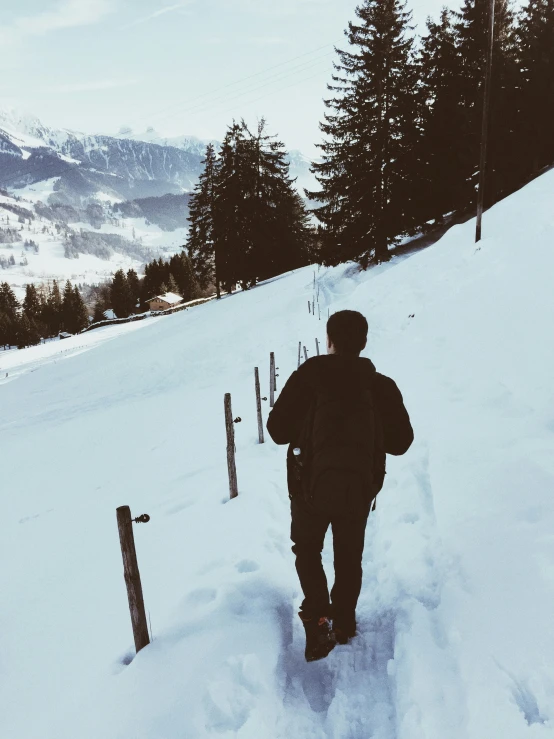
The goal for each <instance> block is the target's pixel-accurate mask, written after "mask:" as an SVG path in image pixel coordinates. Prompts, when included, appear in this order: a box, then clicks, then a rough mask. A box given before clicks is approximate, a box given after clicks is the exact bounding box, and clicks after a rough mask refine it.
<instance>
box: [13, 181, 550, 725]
mask: <svg viewBox="0 0 554 739" xmlns="http://www.w3.org/2000/svg"><path fill="white" fill-rule="evenodd" d="M553 193H554V172H550V173H548V174H546V175H544V176H543V177H541V178H540V179H537V180H535V181H534V182H532V183H531V184H530V185H528V186H527V187H526V188H525V189H523V190H521V191H520V192H518V193H516V194H514V195H513V196H511V197H510V198H508V199H507V200H505V201H504V202H502V203H499V204H498V205H497V206H495V207H494V208H493V209H492V210H491V211H489V212H488V213H487V214H486V215H485V220H484V233H485V236H486V238H485V239H484V240H483V241H482V243H481V248H480V249H476V247H475V245H474V243H473V229H474V222H469V223H467V224H464V225H463V226H457V227H454V228H453V229H451V230H450V231H449V232H448V233H447V234H446V236H445V237H444V238H443V239H442V240H441V241H440V242H438V243H437V244H436V245H435V246H433V247H430V248H429V249H427V250H425V251H423V252H420V253H418V254H416V255H415V256H413V257H410V258H408V259H405V260H404V261H400V260H398V259H396V260H393V262H392V263H391V264H390V265H386V266H382V267H379V268H376V269H372V270H370V271H368V272H367V273H362V274H360V273H357V272H356V271H355V270H354V269H353V268H352V267H351V266H349V267H341V268H336V269H332V270H323V269H322V270H321V271H317V268H316V277H317V280H318V284H319V291H320V293H319V299H320V305H321V311H322V318H323V316H325V315H327V311H328V309H329V310H330V311H331V312H332V311H335V310H339V309H342V308H354V309H359V310H361V311H362V312H363V313H364V314H365V315H366V316H367V317H368V320H369V324H370V335H369V342H368V348H367V351H366V352H365V354H366V355H367V356H370V357H371V358H372V359H373V360H374V362H375V363H376V365H377V367H378V369H379V370H380V371H381V372H384V373H386V374H390V375H391V376H393V377H394V378H395V380H396V381H397V382H398V385H399V387H400V388H401V390H402V392H403V395H404V399H405V402H406V405H407V407H408V409H409V411H410V414H411V417H412V422H413V425H414V429H415V433H416V442H415V443H414V446H413V447H412V449H411V450H410V451H409V452H408V454H407V455H406V456H405V457H402V458H399V459H391V460H389V466H388V475H387V480H386V484H385V489H384V491H383V492H382V493H381V495H380V496H379V500H378V506H377V511H376V513H375V514H373V515H372V516H371V517H370V521H369V524H368V531H367V545H366V552H365V556H364V571H365V575H364V577H365V580H364V589H363V591H362V597H361V600H360V604H359V625H360V635H359V636H358V637H357V638H356V639H355V640H354V642H353V644H352V645H351V646H348V647H337V649H335V651H334V652H333V653H332V654H331V655H330V656H329V658H328V659H327V660H324V661H322V662H320V663H313V664H310V665H307V664H306V663H305V662H304V660H303V643H302V636H303V635H302V628H301V624H300V622H299V620H298V618H297V617H296V615H295V611H296V609H297V607H298V605H299V603H300V597H301V596H300V593H299V587H298V584H297V580H296V573H295V570H294V563H293V557H292V554H291V552H290V542H289V540H288V528H289V514H288V498H287V493H286V485H285V472H284V459H285V450H284V449H283V448H277V447H275V446H274V445H273V444H272V443H271V441H269V440H268V439H267V438H266V443H265V444H264V445H263V446H260V445H258V444H257V430H256V419H255V400H254V382H253V368H254V367H255V366H259V367H260V369H261V373H262V382H263V386H264V388H267V385H268V372H267V370H268V364H269V362H268V359H269V352H270V351H274V352H275V353H276V357H277V364H278V366H279V367H280V370H279V380H278V382H279V386H282V383H283V382H284V381H285V380H286V378H287V377H288V376H289V374H290V373H291V372H292V371H293V370H294V369H295V367H296V362H297V349H298V341H300V340H301V341H302V342H303V343H305V344H306V346H307V348H308V350H309V352H310V355H313V354H314V350H315V346H314V341H315V338H316V337H317V338H319V340H320V342H321V343H323V341H324V333H325V331H324V326H325V324H324V320H321V321H318V320H317V318H314V317H313V316H310V315H308V312H307V306H306V302H307V300H308V299H310V297H311V296H312V290H313V287H312V286H313V275H314V272H313V270H312V269H310V268H306V269H303V270H298V271H296V272H295V273H293V274H289V275H285V276H283V277H282V278H278V279H275V280H273V281H271V282H269V283H267V284H264V285H262V286H260V287H258V288H256V289H254V290H252V291H249V292H246V293H239V294H236V295H233V296H231V297H228V298H225V299H224V300H223V301H222V302H221V303H215V302H213V303H209V304H206V305H204V306H201V307H199V308H195V309H194V310H191V311H187V312H184V313H180V314H177V315H175V316H170V317H166V318H160V319H154V320H152V321H151V322H144V323H143V324H135V325H133V324H131V325H130V326H127V327H114V328H113V329H104V330H99V331H97V332H92V333H91V334H90V335H88V336H87V335H85V336H81V337H79V336H76V337H73V338H71V339H68V340H67V341H66V342H60V343H59V344H56V346H54V345H46V346H43V347H34V348H33V349H29V350H24V351H21V352H10V353H5V354H3V353H2V352H0V385H1V386H0V397H1V401H2V415H1V417H0V430H1V439H2V443H1V449H2V457H3V464H2V473H3V474H2V482H3V489H4V491H5V493H4V501H3V527H2V537H1V539H0V557H1V558H2V561H3V562H4V563H5V565H6V564H7V565H8V566H4V567H3V568H2V570H1V575H0V588H1V590H2V593H3V595H4V608H3V609H2V614H1V616H0V634H1V637H0V660H1V663H2V673H1V678H0V679H1V680H2V685H1V689H0V734H1V735H2V736H3V737H7V738H9V739H75V737H77V736H78V737H79V739H99V737H102V739H130V738H131V737H132V739H184V738H186V739H196V737H198V738H199V739H202V738H204V737H216V736H217V737H228V738H229V739H230V738H231V737H238V738H240V739H250V738H254V737H255V738H256V739H259V737H268V739H281V738H283V739H284V738H285V737H302V738H304V737H306V738H308V737H309V738H314V739H316V738H317V739H323V738H328V739H362V738H366V737H374V738H375V739H445V738H446V737H448V739H490V738H491V737H502V739H527V738H529V739H537V737H550V736H552V734H553V730H552V721H553V719H554V690H553V686H554V667H553V666H552V660H551V659H550V655H551V654H553V653H554V632H553V630H552V628H551V618H552V612H553V611H554V548H553V546H552V542H553V534H552V531H553V530H554V504H553V502H552V490H553V489H554V462H553V460H554V389H553V386H552V377H553V376H554V347H553V344H552V341H551V340H550V336H551V332H552V326H553V325H554V301H553V299H552V286H551V281H552V278H551V276H552V274H553V272H554V252H553V250H552V246H551V245H552V240H553V238H554V220H553V217H552V208H551V203H552V194H553ZM410 316H413V317H410ZM115 336H117V337H118V338H117V340H115V338H114V337H115ZM112 338H113V339H114V340H111V339H112ZM89 342H90V343H89ZM93 343H94V346H95V348H94V349H92V345H93ZM63 345H65V346H63ZM62 349H63V351H64V353H63V354H62V353H59V352H61V350H62ZM87 349H91V351H87ZM5 372H8V376H7V377H6V376H5ZM225 392H231V393H232V397H233V412H234V415H240V416H241V417H242V419H243V420H242V423H240V424H238V425H237V427H236V434H237V439H236V445H237V467H238V480H239V491H240V495H239V497H238V498H237V499H235V500H233V501H230V502H229V501H228V500H227V497H228V493H227V472H226V461H225V435H224V422H223V394H224V393H225ZM265 405H266V406H267V404H265ZM265 413H267V407H266V408H265ZM122 504H129V505H130V506H131V510H132V512H133V515H139V514H141V513H144V512H146V513H149V514H150V515H151V517H152V520H151V522H150V523H148V524H147V525H140V526H137V527H135V537H136V543H137V551H138V557H139V565H140V569H141V574H142V580H143V589H144V594H145V601H146V606H147V610H148V612H149V614H150V617H151V623H152V630H153V634H154V642H153V643H152V644H151V645H150V646H149V647H148V648H146V649H144V650H143V651H142V652H141V653H140V654H139V655H138V656H137V657H136V658H134V659H133V650H132V649H131V644H132V635H131V629H130V621H129V614H128V609H127V602H126V594H125V587H124V582H123V574H122V566H121V555H120V552H119V543H118V537H117V529H116V523H115V508H116V506H118V505H122ZM325 563H326V566H327V567H328V568H329V569H331V568H332V554H331V552H330V550H329V548H327V550H326V553H325Z"/></svg>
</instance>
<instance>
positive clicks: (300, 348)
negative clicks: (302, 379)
mask: <svg viewBox="0 0 554 739" xmlns="http://www.w3.org/2000/svg"><path fill="white" fill-rule="evenodd" d="M301 352H302V342H301V341H299V342H298V367H300V354H301Z"/></svg>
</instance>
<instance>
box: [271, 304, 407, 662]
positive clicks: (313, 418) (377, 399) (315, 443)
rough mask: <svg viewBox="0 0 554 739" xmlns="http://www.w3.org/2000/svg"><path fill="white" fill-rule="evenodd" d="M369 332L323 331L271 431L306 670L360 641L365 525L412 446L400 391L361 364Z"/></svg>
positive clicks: (338, 324)
mask: <svg viewBox="0 0 554 739" xmlns="http://www.w3.org/2000/svg"><path fill="white" fill-rule="evenodd" d="M367 331H368V324H367V321H366V319H365V318H364V316H362V314H361V313H358V312H357V311H350V310H343V311H339V312H338V313H334V314H333V315H332V316H331V317H330V318H329V321H328V322H327V355H326V356H320V357H313V358H312V359H308V361H307V362H305V363H304V364H303V365H302V366H301V367H300V368H299V369H298V370H297V371H296V372H293V374H292V375H291V377H290V378H289V380H288V381H287V383H286V385H285V386H284V388H283V390H282V392H281V394H280V396H279V398H278V400H277V402H276V403H275V406H274V408H273V410H272V411H271V413H270V414H269V419H268V422H267V430H268V431H269V434H270V435H271V438H272V439H273V441H275V442H276V443H277V444H289V450H288V455H287V479H288V487H289V497H290V499H291V514H292V526H291V539H292V541H293V543H294V546H293V547H292V551H293V552H294V554H295V555H296V570H297V572H298V577H299V579H300V584H301V586H302V590H303V592H304V600H303V602H302V606H301V609H300V613H299V616H300V618H301V620H302V623H303V625H304V628H305V631H306V660H307V661H309V662H311V661H313V660H316V659H321V658H322V657H326V656H327V655H328V654H329V652H330V651H331V650H332V649H333V647H334V646H335V644H336V643H337V642H338V643H339V644H346V643H347V642H348V640H349V639H350V638H352V637H353V636H355V634H356V604H357V602H358V597H359V595H360V590H361V586H362V554H363V549H364V538H365V528H366V523H367V517H368V515H369V511H370V509H371V506H372V503H373V502H374V500H375V496H376V495H377V493H378V492H379V491H380V490H381V488H382V487H383V482H384V478H385V460H386V454H394V455H400V454H404V453H405V452H406V451H407V450H408V449H409V447H410V445H411V443H412V441H413V438H414V435H413V431H412V427H411V424H410V419H409V416H408V413H407V411H406V408H405V407H404V403H403V401H402V395H401V394H400V391H399V389H398V388H397V386H396V384H395V383H394V381H393V380H391V379H390V377H386V376H385V375H381V374H379V373H378V372H377V371H376V370H375V367H374V365H373V364H372V362H371V361H370V360H369V359H365V358H362V357H360V352H361V351H362V350H363V349H364V348H365V346H366V342H367ZM329 526H331V528H332V532H333V553H334V565H335V583H334V586H333V588H332V590H331V596H330V597H329V591H328V588H327V579H326V577H325V572H324V570H323V566H322V562H321V552H322V550H323V542H324V539H325V534H326V531H327V529H328V528H329ZM331 621H332V627H331Z"/></svg>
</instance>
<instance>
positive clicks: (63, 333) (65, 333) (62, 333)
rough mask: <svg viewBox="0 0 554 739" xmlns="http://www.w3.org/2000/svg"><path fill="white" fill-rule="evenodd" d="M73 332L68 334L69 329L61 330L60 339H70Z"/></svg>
mask: <svg viewBox="0 0 554 739" xmlns="http://www.w3.org/2000/svg"><path fill="white" fill-rule="evenodd" d="M71 336H73V334H68V333H67V331H60V341H61V339H69V338H70V337H71Z"/></svg>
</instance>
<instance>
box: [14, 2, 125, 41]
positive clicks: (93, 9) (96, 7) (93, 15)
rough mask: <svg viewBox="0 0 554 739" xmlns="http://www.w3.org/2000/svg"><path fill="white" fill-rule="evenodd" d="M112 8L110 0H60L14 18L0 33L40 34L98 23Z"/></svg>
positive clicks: (17, 34)
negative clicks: (38, 10) (50, 6)
mask: <svg viewBox="0 0 554 739" xmlns="http://www.w3.org/2000/svg"><path fill="white" fill-rule="evenodd" d="M113 10H114V4H113V2H111V0H61V1H60V2H58V3H57V4H56V5H54V6H53V7H52V8H51V9H50V10H45V11H43V12H42V13H38V14H37V15H32V16H20V17H19V18H15V19H14V21H13V22H12V23H11V24H10V25H9V26H0V35H1V36H8V35H9V34H15V35H16V36H19V37H24V36H42V35H44V34H46V33H50V32H52V31H57V30H60V29H62V28H75V27H77V26H89V25H91V24H93V23H98V21H100V20H102V19H103V18H104V17H105V16H106V15H108V14H109V13H111V12H112V11H113Z"/></svg>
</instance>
